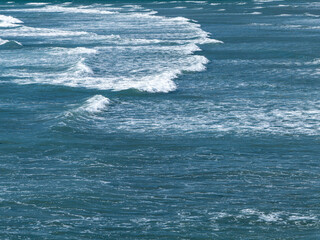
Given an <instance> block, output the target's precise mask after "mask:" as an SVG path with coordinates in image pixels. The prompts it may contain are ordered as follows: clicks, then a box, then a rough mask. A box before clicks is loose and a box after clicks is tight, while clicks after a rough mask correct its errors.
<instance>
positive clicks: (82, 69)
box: [71, 58, 93, 76]
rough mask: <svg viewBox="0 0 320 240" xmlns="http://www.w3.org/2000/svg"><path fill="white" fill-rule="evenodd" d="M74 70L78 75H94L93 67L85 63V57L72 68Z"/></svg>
mask: <svg viewBox="0 0 320 240" xmlns="http://www.w3.org/2000/svg"><path fill="white" fill-rule="evenodd" d="M71 70H72V71H74V72H75V74H76V75H78V76H84V75H92V74H93V71H92V69H91V68H90V67H89V66H87V65H86V64H85V58H81V59H80V61H79V62H77V64H76V66H75V67H73V68H71Z"/></svg>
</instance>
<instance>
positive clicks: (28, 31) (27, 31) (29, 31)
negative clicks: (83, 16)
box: [1, 26, 92, 37]
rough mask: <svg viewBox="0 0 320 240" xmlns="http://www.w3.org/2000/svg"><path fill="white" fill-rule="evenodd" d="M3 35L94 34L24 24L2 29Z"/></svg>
mask: <svg viewBox="0 0 320 240" xmlns="http://www.w3.org/2000/svg"><path fill="white" fill-rule="evenodd" d="M1 35H2V36H10V37H17V36H19V37H20V36H21V37H35V36H38V37H68V36H69V37H71V36H83V35H92V34H91V33H88V32H81V31H65V30H59V29H50V28H33V27H27V26H22V27H19V28H14V29H5V30H2V31H1Z"/></svg>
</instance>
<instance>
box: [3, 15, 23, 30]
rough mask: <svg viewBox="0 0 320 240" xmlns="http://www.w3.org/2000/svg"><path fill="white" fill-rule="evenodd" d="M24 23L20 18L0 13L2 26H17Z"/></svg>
mask: <svg viewBox="0 0 320 240" xmlns="http://www.w3.org/2000/svg"><path fill="white" fill-rule="evenodd" d="M21 23H23V22H22V21H21V20H20V19H17V18H14V17H12V16H6V15H0V27H4V28H7V27H17V26H20V24H21Z"/></svg>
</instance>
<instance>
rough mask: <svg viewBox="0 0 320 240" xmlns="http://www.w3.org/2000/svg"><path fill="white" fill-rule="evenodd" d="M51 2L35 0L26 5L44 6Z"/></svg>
mask: <svg viewBox="0 0 320 240" xmlns="http://www.w3.org/2000/svg"><path fill="white" fill-rule="evenodd" d="M48 4H49V3H43V2H33V3H26V5H29V6H44V5H48Z"/></svg>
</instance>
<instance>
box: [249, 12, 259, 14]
mask: <svg viewBox="0 0 320 240" xmlns="http://www.w3.org/2000/svg"><path fill="white" fill-rule="evenodd" d="M249 14H251V15H260V14H262V13H261V12H251V13H249Z"/></svg>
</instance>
